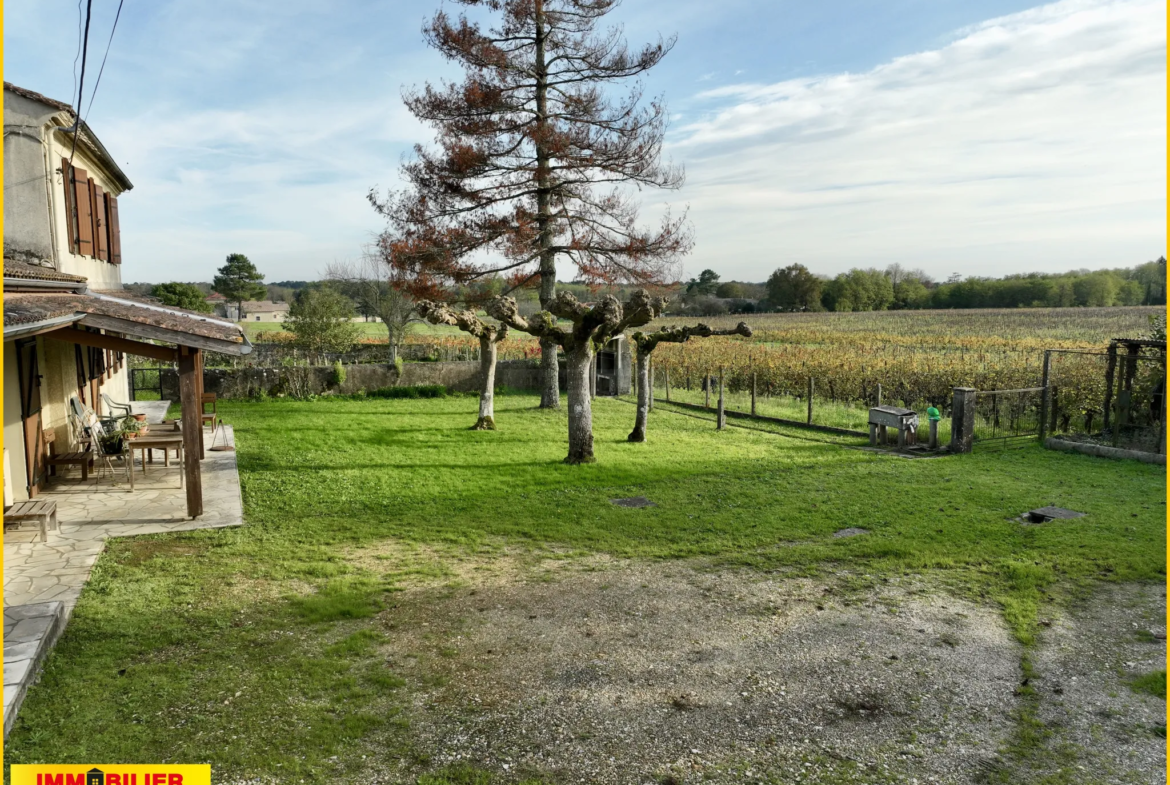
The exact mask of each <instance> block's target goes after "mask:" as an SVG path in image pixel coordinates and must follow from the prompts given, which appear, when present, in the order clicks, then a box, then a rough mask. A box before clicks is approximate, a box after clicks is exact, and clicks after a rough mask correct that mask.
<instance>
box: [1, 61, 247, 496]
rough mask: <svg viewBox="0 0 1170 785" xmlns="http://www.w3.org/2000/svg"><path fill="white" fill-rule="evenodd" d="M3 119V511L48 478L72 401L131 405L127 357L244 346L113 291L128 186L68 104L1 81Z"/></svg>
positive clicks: (213, 328)
mask: <svg viewBox="0 0 1170 785" xmlns="http://www.w3.org/2000/svg"><path fill="white" fill-rule="evenodd" d="M4 115H5V117H4V120H5V126H4V193H5V198H4V294H5V303H4V306H5V307H4V448H5V449H4V490H5V504H6V505H7V504H11V503H13V502H14V501H20V500H23V499H27V498H30V497H33V496H35V495H36V494H37V493H38V491H39V490H40V488H41V487H42V485H43V483H44V482H45V479H46V472H45V465H44V456H45V452H46V446H45V438H44V433H45V431H52V432H53V437H54V438H55V444H57V445H70V444H71V442H72V436H73V434H72V431H71V429H70V427H69V417H68V411H69V406H70V399H71V398H74V397H76V398H78V399H79V400H80V401H81V402H82V403H84V404H85V405H86V406H88V407H90V408H92V409H94V410H95V411H96V412H97V413H98V414H101V413H102V412H103V406H104V401H103V394H105V395H108V396H109V397H110V398H111V399H113V400H114V401H117V402H126V401H128V399H129V383H128V379H129V369H128V367H127V356H126V355H127V354H142V355H144V356H150V357H155V358H156V359H157V358H173V359H174V361H175V362H176V363H178V364H179V365H180V367H182V364H183V362H184V361H186V360H188V359H190V358H199V357H201V355H199V354H198V352H199V351H201V350H212V351H219V352H223V353H227V354H237V355H238V354H243V353H246V352H247V351H248V350H249V349H250V346H249V344H248V343H247V340H246V339H245V338H244V336H243V334H242V332H241V331H240V329H239V327H237V326H236V325H234V324H231V323H228V322H226V321H222V320H217V319H214V318H211V317H208V316H207V315H206V314H197V313H193V312H188V311H183V310H181V309H177V308H168V307H163V306H159V305H157V304H151V303H147V302H145V301H141V300H137V299H135V298H133V297H131V296H130V295H128V294H127V293H125V292H124V291H123V290H122V273H121V269H122V238H121V231H120V222H119V213H120V205H119V200H120V198H122V197H123V195H124V194H126V192H127V191H129V190H130V189H131V188H132V187H133V185H132V183H131V182H130V180H129V178H127V176H126V175H125V173H124V172H123V171H122V170H121V169H120V168H119V166H118V165H117V163H116V162H115V160H114V158H113V156H111V155H110V153H109V152H108V151H107V150H106V148H105V147H104V145H103V144H102V143H101V141H100V140H99V139H98V137H97V136H96V135H95V134H94V133H93V131H92V130H91V129H90V128H89V127H88V126H87V125H86V124H85V122H84V121H80V122H78V121H77V118H76V117H75V116H74V114H73V111H72V109H71V107H70V106H69V105H68V104H65V103H62V102H60V101H56V100H54V99H51V98H48V97H46V96H43V95H41V94H39V93H36V92H33V91H31V90H27V89H24V88H21V87H17V86H15V85H12V84H9V83H5V85H4ZM134 338H138V339H147V340H149V341H150V342H149V343H146V342H142V341H135V340H132V339H134ZM160 342H161V343H160ZM167 343H171V344H174V345H175V346H174V348H171V347H168V346H166V345H165V344H167ZM192 361H193V360H192ZM200 362H201V360H200ZM200 385H201V381H200ZM65 449H76V445H73V446H70V447H67V448H65Z"/></svg>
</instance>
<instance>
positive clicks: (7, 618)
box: [4, 402, 244, 735]
mask: <svg viewBox="0 0 1170 785" xmlns="http://www.w3.org/2000/svg"><path fill="white" fill-rule="evenodd" d="M159 403H161V402H159ZM156 408H157V407H156ZM164 412H165V407H164ZM148 417H149V413H148ZM220 427H221V430H220V432H219V433H218V435H217V438H216V443H218V444H223V443H224V441H225V439H226V441H227V444H229V445H232V446H233V447H234V446H235V435H234V433H233V432H232V428H231V426H230V425H223V426H220ZM204 440H205V444H206V445H207V446H208V447H210V446H211V444H212V441H211V432H210V431H209V430H205V431H204ZM142 468H143V467H141V466H136V468H135V470H134V473H135V477H134V491H133V492H131V491H130V486H129V483H128V482H127V480H126V473H125V470H124V469H122V468H121V467H115V473H114V476H113V477H111V476H110V472H109V471H108V470H106V469H104V467H103V468H102V469H101V470H97V469H96V467H95V471H94V472H93V473H92V474H91V475H90V477H89V479H88V480H86V481H84V482H83V481H82V480H81V479H80V477H81V474H80V471H78V470H76V469H73V470H70V471H66V472H65V473H64V474H63V475H62V476H59V477H55V478H53V481H52V482H51V483H50V484H49V485H48V487H47V488H46V490H45V491H43V492H42V493H41V495H40V496H39V497H38V498H41V499H46V500H51V501H55V502H56V503H57V519H58V521H59V522H60V525H59V527H58V529H57V530H56V531H50V532H49V534H48V540H47V541H46V542H41V541H40V534H39V532H37V531H33V530H27V531H15V532H7V533H5V535H4V646H5V648H4V674H5V677H4V733H5V735H7V733H8V728H9V727H10V724H11V722H12V719H14V718H15V716H16V712H17V710H18V709H19V707H20V702H21V701H22V700H23V699H24V695H25V692H26V691H27V689H28V685H29V684H31V683H32V682H33V681H34V680H35V678H36V675H37V671H38V666H39V664H40V662H41V660H42V659H43V658H44V656H45V654H46V653H47V652H48V650H49V649H50V648H51V647H52V645H53V643H55V642H56V639H57V637H58V636H59V635H60V633H61V631H62V630H63V629H64V627H65V624H66V623H67V622H68V619H69V616H70V614H71V613H72V612H73V607H74V605H76V604H77V599H78V597H80V596H81V590H82V589H83V588H84V587H85V584H86V582H87V581H88V580H89V576H90V573H91V572H92V570H93V566H94V564H95V563H96V562H97V559H98V556H100V555H101V552H102V549H103V548H105V543H106V540H107V539H109V538H110V537H131V536H135V535H139V534H160V533H165V532H181V531H193V530H196V529H215V528H221V527H225V526H240V525H242V524H243V522H244V511H243V502H242V499H241V496H240V476H239V473H238V471H237V469H236V453H235V451H234V450H230V451H223V452H212V451H210V450H208V452H207V457H206V458H205V459H204V460H203V462H202V475H203V515H201V516H200V517H199V518H198V519H196V520H191V519H190V518H188V517H187V496H186V492H185V491H184V490H183V489H182V488H180V487H179V478H180V472H181V471H182V467H181V466H180V465H179V464H178V461H175V460H172V461H171V466H170V467H164V466H163V465H162V462H161V460H159V459H158V458H157V457H156V462H155V463H154V464H149V465H148V466H147V467H146V469H147V471H146V472H145V473H144V472H143V470H142ZM50 607H51V608H53V609H55V610H53V611H52V612H51V613H49V612H47V611H46V609H47V608H50ZM53 614H56V615H53ZM50 618H55V619H56V621H50ZM30 643H31V644H33V646H32V648H31V650H30V647H29V646H27V645H26V646H23V648H12V649H10V648H9V645H10V644H11V645H12V646H14V647H15V646H17V644H22V645H23V644H30ZM30 651H31V656H30Z"/></svg>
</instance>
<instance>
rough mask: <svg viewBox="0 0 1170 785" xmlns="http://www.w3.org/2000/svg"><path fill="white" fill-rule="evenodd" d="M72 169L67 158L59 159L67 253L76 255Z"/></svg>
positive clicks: (75, 208)
mask: <svg viewBox="0 0 1170 785" xmlns="http://www.w3.org/2000/svg"><path fill="white" fill-rule="evenodd" d="M72 170H73V167H71V166H70V165H69V159H68V158H62V159H61V181H62V182H63V183H64V184H65V232H66V234H67V235H68V236H69V253H77V207H76V206H75V205H74V204H73V178H72V174H73V172H72Z"/></svg>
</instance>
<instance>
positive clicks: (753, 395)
mask: <svg viewBox="0 0 1170 785" xmlns="http://www.w3.org/2000/svg"><path fill="white" fill-rule="evenodd" d="M755 416H756V372H755V371H752V417H755Z"/></svg>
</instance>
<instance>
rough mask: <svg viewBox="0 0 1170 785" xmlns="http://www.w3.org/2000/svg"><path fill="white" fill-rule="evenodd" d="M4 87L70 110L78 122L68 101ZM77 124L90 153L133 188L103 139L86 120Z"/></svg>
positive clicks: (120, 181) (9, 84) (123, 186)
mask: <svg viewBox="0 0 1170 785" xmlns="http://www.w3.org/2000/svg"><path fill="white" fill-rule="evenodd" d="M4 89H5V90H7V91H9V92H12V93H15V94H16V95H19V96H21V97H22V98H27V99H29V100H30V101H36V102H38V103H41V104H44V105H45V106H50V107H52V108H54V109H58V110H60V111H63V112H68V113H69V116H70V117H72V118H73V120H74V122H77V115H76V114H74V112H73V107H72V106H70V105H69V104H67V103H64V102H62V101H58V100H56V99H54V98H49V97H48V96H47V95H41V94H40V93H38V92H36V91H35V90H29V89H28V88H25V87H18V86H17V85H14V84H12V82H5V83H4ZM77 125H78V129H79V130H78V134H77V137H78V139H79V140H80V141H81V142H82V144H83V145H84V146H86V147H88V148H89V151H90V153H92V154H93V155H94V156H96V158H97V159H98V162H99V163H101V164H102V165H104V166H105V167H106V168H107V169H108V170H109V173H110V175H111V176H112V177H113V179H114V181H115V182H117V184H118V186H119V187H120V188H121V189H122V190H123V191H129V190H130V189H131V188H133V187H134V183H132V182H130V178H129V177H127V176H126V173H125V172H123V171H122V168H121V167H120V166H118V162H117V161H115V160H114V156H112V155H110V151H109V150H107V149H106V146H105V145H104V144H102V141H101V140H100V139H98V138H97V134H95V133H94V132H93V129H92V128H90V127H89V125H88V124H87V123H86V122H85V120H81V121H80V122H78V123H77Z"/></svg>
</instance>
